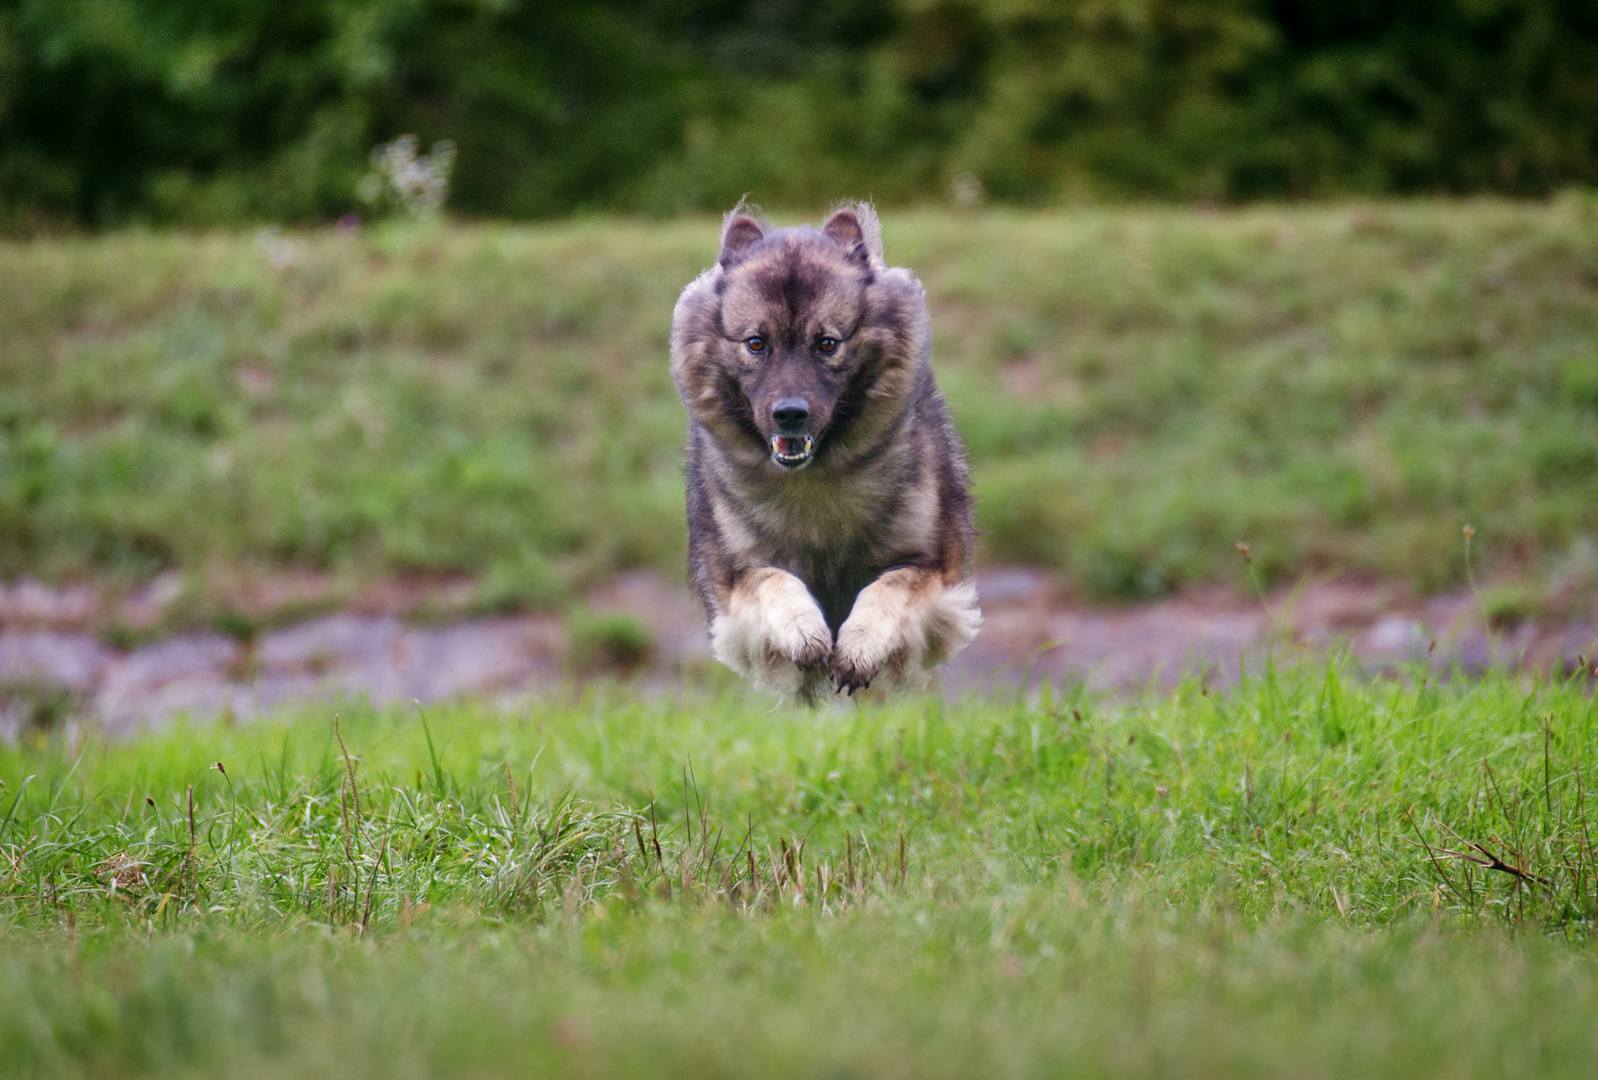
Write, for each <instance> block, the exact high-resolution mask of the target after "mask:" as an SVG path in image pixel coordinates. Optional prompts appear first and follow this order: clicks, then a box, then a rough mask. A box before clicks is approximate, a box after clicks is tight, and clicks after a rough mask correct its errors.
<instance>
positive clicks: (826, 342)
mask: <svg viewBox="0 0 1598 1080" xmlns="http://www.w3.org/2000/svg"><path fill="white" fill-rule="evenodd" d="M816 348H818V349H820V350H821V351H822V352H824V353H834V352H837V351H838V339H837V338H835V337H824V338H822V339H821V340H820V341H818V342H816Z"/></svg>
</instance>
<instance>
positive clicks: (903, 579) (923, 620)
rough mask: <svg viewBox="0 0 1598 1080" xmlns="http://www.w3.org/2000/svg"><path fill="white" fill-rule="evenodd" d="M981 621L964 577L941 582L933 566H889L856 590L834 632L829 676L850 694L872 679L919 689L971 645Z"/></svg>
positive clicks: (889, 686)
mask: <svg viewBox="0 0 1598 1080" xmlns="http://www.w3.org/2000/svg"><path fill="white" fill-rule="evenodd" d="M981 625H982V612H981V611H980V610H979V609H978V608H977V589H976V585H975V583H974V582H972V581H971V580H970V579H969V578H967V579H965V580H963V581H960V582H957V583H956V584H954V585H945V584H944V582H943V575H942V574H941V573H940V572H939V571H937V570H922V569H916V568H914V567H904V568H901V569H898V570H889V571H888V572H887V573H885V574H883V575H882V576H881V577H879V578H877V580H875V581H873V582H872V583H871V584H870V585H867V586H866V587H865V588H864V589H862V590H860V595H859V596H857V597H855V602H854V608H853V609H852V610H851V611H850V612H849V618H848V619H846V620H845V621H844V624H843V626H842V627H841V628H840V629H839V631H838V646H837V648H836V649H834V650H833V653H832V678H833V681H834V682H836V683H837V684H838V689H840V690H848V691H849V692H850V693H853V692H854V691H856V690H860V689H864V688H865V687H867V686H870V685H871V684H872V683H873V682H877V683H879V684H880V685H882V686H883V687H884V688H885V689H888V690H919V689H921V688H922V687H924V686H926V684H927V677H928V674H929V673H930V672H931V670H932V669H933V668H935V667H937V666H938V665H939V664H941V663H943V662H944V661H946V660H948V659H950V658H951V657H953V656H954V654H955V653H957V652H959V651H960V650H961V649H963V648H965V647H966V646H967V645H969V644H970V643H971V639H972V638H974V637H976V636H977V630H978V628H979V627H981Z"/></svg>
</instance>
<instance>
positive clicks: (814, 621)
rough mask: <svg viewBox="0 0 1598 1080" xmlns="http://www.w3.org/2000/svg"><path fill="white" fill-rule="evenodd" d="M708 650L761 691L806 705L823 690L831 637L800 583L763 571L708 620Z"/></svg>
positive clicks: (784, 574)
mask: <svg viewBox="0 0 1598 1080" xmlns="http://www.w3.org/2000/svg"><path fill="white" fill-rule="evenodd" d="M710 650H711V652H712V653H713V654H714V655H715V657H716V659H717V660H720V661H721V662H722V663H723V664H726V665H727V666H728V667H730V668H732V669H733V670H734V671H736V672H738V673H739V674H740V675H743V676H745V677H747V678H749V679H750V680H752V681H753V682H754V684H755V685H756V686H758V687H759V688H760V689H762V690H766V691H769V692H771V693H775V694H778V695H780V696H782V697H786V698H798V699H800V700H803V701H807V702H808V701H812V700H814V698H815V697H816V695H817V693H819V691H820V689H821V688H822V687H823V686H824V685H825V684H826V681H827V675H828V666H827V661H828V660H829V659H831V657H832V631H831V630H830V629H829V628H828V627H827V620H826V617H825V616H823V615H822V614H821V608H820V607H819V606H817V604H816V601H815V598H814V597H812V596H811V595H810V590H809V589H807V588H805V583H804V582H802V581H800V580H799V579H798V578H796V577H794V576H793V575H792V574H790V573H788V572H787V571H785V570H777V569H772V568H766V569H763V570H756V571H754V572H752V573H750V574H748V575H746V576H745V577H744V579H743V580H742V581H740V582H739V583H738V585H737V587H736V588H734V589H733V593H732V596H731V598H730V600H729V601H728V604H727V610H726V611H725V612H724V613H722V614H720V615H717V616H716V617H715V618H714V619H712V620H711V622H710Z"/></svg>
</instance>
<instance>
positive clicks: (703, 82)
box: [0, 0, 1598, 227]
mask: <svg viewBox="0 0 1598 1080" xmlns="http://www.w3.org/2000/svg"><path fill="white" fill-rule="evenodd" d="M405 132H414V133H416V134H417V135H418V136H419V137H420V138H421V140H422V141H423V143H424V144H429V145H430V144H431V143H432V142H433V141H434V140H436V139H449V140H451V141H453V142H454V143H455V144H456V145H457V146H458V147H459V150H460V156H459V159H458V162H457V167H456V175H455V187H454V191H453V195H452V200H451V205H452V206H453V207H454V208H455V209H456V210H457V211H460V212H466V213H471V214H492V215H509V216H517V217H541V216H548V215H554V214H563V213H570V212H573V211H582V210H587V209H614V210H626V211H636V212H646V213H671V212H675V211H678V210H681V209H702V208H720V207H725V206H726V205H728V204H730V203H731V202H733V201H735V200H736V199H737V198H738V197H739V196H741V195H742V194H744V193H745V192H746V191H748V192H753V193H755V194H756V196H757V197H759V198H761V199H764V200H766V201H768V202H772V203H779V204H781V203H811V202H819V201H826V200H829V199H832V198H836V197H838V196H839V195H842V194H857V195H864V194H870V195H874V196H876V197H878V198H880V199H885V200H909V199H917V198H926V197H937V198H942V197H945V196H947V195H948V193H949V192H950V190H951V187H952V186H955V187H959V188H960V189H961V190H962V191H965V192H967V193H973V192H975V191H977V190H978V188H977V186H976V185H975V184H973V183H972V180H973V179H974V180H975V181H977V182H979V183H980V185H981V190H984V191H985V192H986V193H987V194H988V195H990V196H991V197H993V198H997V199H1000V200H1004V201H1014V202H1025V203H1042V202H1050V201H1056V200H1061V199H1070V198H1078V197H1111V198H1116V197H1156V198H1178V199H1224V200H1236V199H1249V198H1259V197H1295V196H1305V195H1323V194H1339V193H1365V194H1377V193H1400V192H1416V191H1447V192H1472V191H1487V190H1491V191H1498V192H1508V193H1516V194H1539V193H1543V192H1547V191H1549V190H1552V189H1554V188H1557V187H1560V186H1563V185H1568V184H1592V183H1594V182H1598V7H1595V6H1594V5H1592V4H1591V3H1590V0H1339V2H1336V3H1333V2H1330V0H964V2H953V0H859V2H850V0H675V2H671V0H631V2H628V0H565V2H561V3H552V2H536V0H0V220H3V221H7V222H9V223H10V224H11V225H12V226H13V227H16V226H19V225H20V226H27V225H28V224H30V223H42V222H52V221H63V220H68V221H77V222H81V223H86V224H93V225H107V224H114V223H118V222H124V221H129V220H150V221H186V222H192V223H204V222H212V221H228V220H237V219H247V218H273V219H282V220H301V219H317V218H325V217H328V216H331V215H335V214H338V213H341V212H344V211H348V210H351V209H356V208H358V202H357V200H356V198H355V194H354V189H355V186H356V184H357V182H358V181H359V179H360V177H361V176H362V175H363V174H364V173H365V171H366V168H367V164H366V162H367V153H368V151H369V150H370V149H371V147H372V146H373V145H375V144H377V143H379V142H384V141H387V140H389V139H392V138H393V137H395V136H396V135H399V134H401V133H405Z"/></svg>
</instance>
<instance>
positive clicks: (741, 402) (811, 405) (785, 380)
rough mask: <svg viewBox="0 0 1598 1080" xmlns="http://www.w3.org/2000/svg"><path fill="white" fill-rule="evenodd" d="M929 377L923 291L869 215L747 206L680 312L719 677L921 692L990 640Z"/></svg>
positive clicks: (675, 365) (962, 469) (683, 389)
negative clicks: (891, 258)
mask: <svg viewBox="0 0 1598 1080" xmlns="http://www.w3.org/2000/svg"><path fill="white" fill-rule="evenodd" d="M931 361H932V334H931V328H930V326H929V323H928V318H927V304H926V295H925V292H924V291H923V289H922V287H921V283H920V282H919V281H917V280H916V277H915V275H914V274H912V273H911V272H910V271H908V270H904V269H900V268H897V267H890V266H888V265H887V264H886V263H885V262H884V261H883V254H882V234H881V229H880V226H879V225H878V222H877V216H876V213H875V211H874V210H873V209H872V208H871V207H870V206H869V205H864V204H860V205H846V206H844V207H843V208H842V209H839V210H837V211H836V212H835V213H833V214H832V216H831V217H829V218H828V219H827V221H826V224H824V225H823V226H822V227H821V228H820V229H819V230H817V229H814V228H810V227H799V228H789V229H775V230H773V229H771V228H769V227H767V226H765V225H763V224H761V223H760V222H759V221H757V220H756V219H755V218H754V217H752V216H750V215H749V214H748V213H745V212H744V207H743V206H741V205H740V206H739V208H738V209H736V210H734V211H733V212H732V213H730V214H728V215H727V217H726V220H725V221H724V223H723V226H722V231H721V255H720V257H719V258H718V259H717V260H716V264H715V265H714V266H712V267H711V268H710V269H709V270H706V271H705V272H704V273H703V274H701V275H700V276H699V277H697V278H696V279H694V281H693V282H692V283H691V284H690V285H689V286H688V287H687V288H686V289H684V290H683V294H682V297H681V298H680V299H679V300H678V301H677V308H676V311H675V312H674V314H673V317H672V328H671V373H672V378H673V380H674V381H675V382H676V385H677V393H678V395H679V396H680V397H681V398H682V402H683V405H684V407H685V408H686V409H687V410H688V418H689V420H688V461H687V483H688V568H689V573H690V576H691V577H692V579H693V584H694V588H695V590H696V591H697V592H698V593H699V596H700V598H701V599H702V600H703V601H704V604H705V608H706V612H707V614H708V615H709V618H710V641H711V648H712V651H713V652H714V653H715V656H716V658H717V659H718V660H720V661H721V662H722V663H724V664H726V665H727V666H728V667H730V668H732V669H733V670H735V671H737V672H739V673H740V674H742V675H744V676H746V677H748V678H750V679H751V680H753V682H754V683H755V684H756V685H757V686H759V687H761V688H762V689H765V690H768V691H772V692H775V693H777V694H778V695H780V696H782V697H785V698H794V699H798V700H800V701H802V702H805V703H806V704H814V703H815V702H816V701H817V700H818V699H819V698H820V696H821V695H822V693H823V691H824V690H826V689H829V688H831V687H836V688H837V689H838V690H846V691H848V692H849V693H850V694H853V693H854V692H855V691H857V690H861V689H864V688H865V687H868V686H871V685H873V684H876V685H877V686H879V687H880V688H884V689H887V690H890V691H891V690H900V689H919V688H921V687H924V686H925V685H926V683H927V680H928V675H929V673H930V671H931V669H932V668H934V667H936V666H937V665H939V664H942V663H943V662H944V661H946V660H948V659H949V658H950V657H952V656H954V654H955V653H957V652H959V651H960V650H961V649H963V648H965V646H966V645H967V644H969V643H970V641H971V639H972V638H974V637H975V636H976V633H977V629H978V627H979V626H980V625H981V621H982V615H981V612H980V611H979V610H978V608H977V593H976V586H975V584H974V583H973V581H972V580H971V556H972V547H973V540H974V536H975V531H974V529H973V527H972V523H971V495H970V491H969V477H968V473H967V469H966V461H965V448H964V447H963V446H962V445H961V443H960V440H959V437H958V436H957V435H956V434H955V431H954V426H953V424H952V423H951V421H950V419H949V410H948V406H947V404H946V403H945V401H944V399H943V395H942V394H941V393H939V392H938V388H937V385H936V384H935V383H934V382H933V378H932V364H931Z"/></svg>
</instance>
